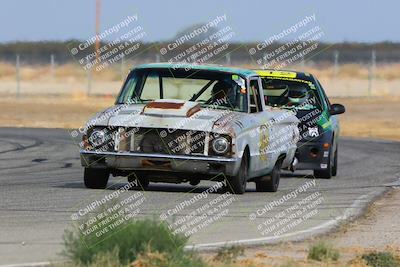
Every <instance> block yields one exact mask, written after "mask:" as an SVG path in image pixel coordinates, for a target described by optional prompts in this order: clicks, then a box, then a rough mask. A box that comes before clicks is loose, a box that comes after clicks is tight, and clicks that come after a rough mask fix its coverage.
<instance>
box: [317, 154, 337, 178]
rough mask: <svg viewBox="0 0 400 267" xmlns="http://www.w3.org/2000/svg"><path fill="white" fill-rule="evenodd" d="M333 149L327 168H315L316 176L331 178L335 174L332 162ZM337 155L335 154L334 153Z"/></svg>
mask: <svg viewBox="0 0 400 267" xmlns="http://www.w3.org/2000/svg"><path fill="white" fill-rule="evenodd" d="M331 151H332V150H329V157H328V166H327V168H326V169H325V170H314V176H315V178H323V179H331V178H332V176H333V169H334V163H332V153H331ZM334 157H335V155H334Z"/></svg>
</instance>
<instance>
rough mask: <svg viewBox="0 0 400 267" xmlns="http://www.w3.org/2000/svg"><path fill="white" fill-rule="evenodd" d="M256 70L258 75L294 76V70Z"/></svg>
mask: <svg viewBox="0 0 400 267" xmlns="http://www.w3.org/2000/svg"><path fill="white" fill-rule="evenodd" d="M256 72H257V74H258V75H260V76H272V77H284V78H296V72H293V71H277V70H257V71H256Z"/></svg>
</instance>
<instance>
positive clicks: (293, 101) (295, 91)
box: [288, 87, 309, 106]
mask: <svg viewBox="0 0 400 267" xmlns="http://www.w3.org/2000/svg"><path fill="white" fill-rule="evenodd" d="M308 98H309V93H308V90H307V88H305V87H299V88H291V89H289V95H288V105H289V106H298V105H301V104H303V103H306V102H307V100H308Z"/></svg>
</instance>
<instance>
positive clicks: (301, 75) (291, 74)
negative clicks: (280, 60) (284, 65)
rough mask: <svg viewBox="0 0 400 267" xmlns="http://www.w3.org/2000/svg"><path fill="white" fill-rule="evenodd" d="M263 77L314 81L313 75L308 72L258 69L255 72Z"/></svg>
mask: <svg viewBox="0 0 400 267" xmlns="http://www.w3.org/2000/svg"><path fill="white" fill-rule="evenodd" d="M254 71H255V72H256V73H257V74H258V75H260V76H261V77H281V78H293V79H294V78H296V79H302V80H305V81H313V79H312V78H313V76H312V74H310V73H308V72H301V71H293V70H274V69H258V70H254Z"/></svg>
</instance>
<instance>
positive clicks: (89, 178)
mask: <svg viewBox="0 0 400 267" xmlns="http://www.w3.org/2000/svg"><path fill="white" fill-rule="evenodd" d="M109 176H110V171H109V170H107V169H92V168H85V171H84V174H83V180H84V182H85V186H86V187H87V188H92V189H104V188H106V187H107V182H108V177H109Z"/></svg>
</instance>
